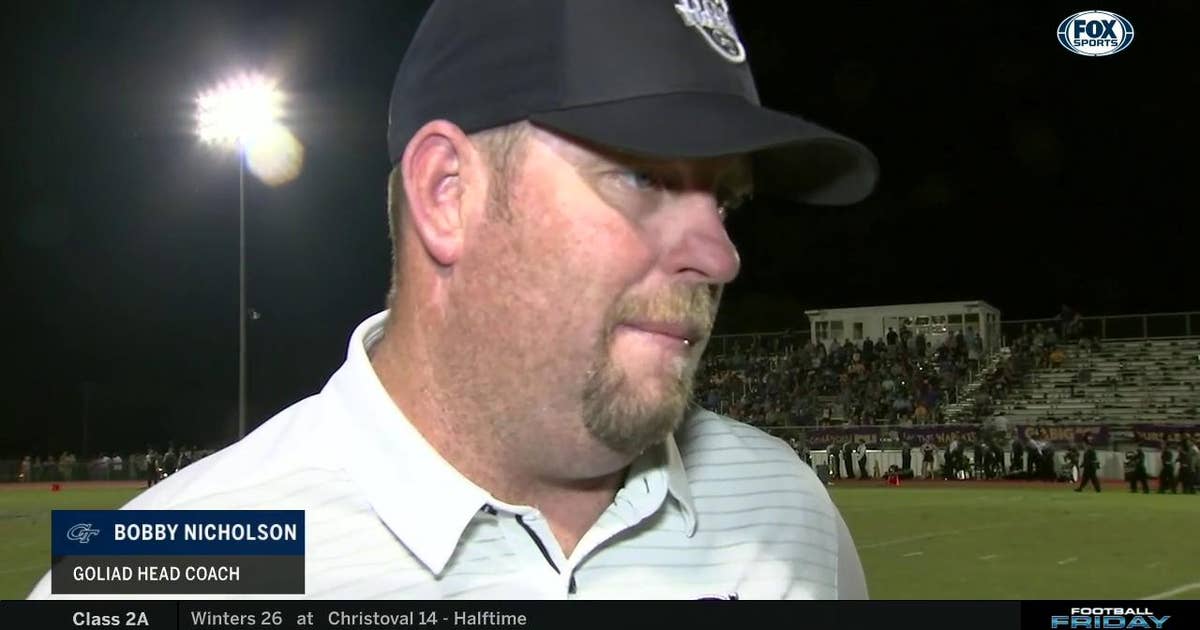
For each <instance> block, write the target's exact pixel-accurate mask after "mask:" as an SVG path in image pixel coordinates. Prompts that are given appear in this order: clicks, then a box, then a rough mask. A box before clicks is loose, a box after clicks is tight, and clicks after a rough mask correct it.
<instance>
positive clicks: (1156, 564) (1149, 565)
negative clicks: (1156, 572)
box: [1146, 562, 1162, 569]
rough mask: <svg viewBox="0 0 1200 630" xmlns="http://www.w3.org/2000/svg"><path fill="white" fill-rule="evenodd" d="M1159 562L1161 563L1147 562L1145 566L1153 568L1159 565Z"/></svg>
mask: <svg viewBox="0 0 1200 630" xmlns="http://www.w3.org/2000/svg"><path fill="white" fill-rule="evenodd" d="M1161 564H1162V563H1161V562H1151V563H1150V564H1147V565H1146V568H1147V569H1153V568H1154V567H1157V566H1159V565H1161Z"/></svg>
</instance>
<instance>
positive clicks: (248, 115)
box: [196, 74, 283, 148]
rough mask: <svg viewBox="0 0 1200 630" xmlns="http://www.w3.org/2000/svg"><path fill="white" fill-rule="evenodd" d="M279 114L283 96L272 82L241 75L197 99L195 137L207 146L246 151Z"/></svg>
mask: <svg viewBox="0 0 1200 630" xmlns="http://www.w3.org/2000/svg"><path fill="white" fill-rule="evenodd" d="M282 114H283V94H282V93H280V92H279V90H278V89H277V87H276V83H275V81H274V80H272V79H268V78H266V77H264V76H262V75H259V74H242V75H239V76H237V77H235V78H233V79H231V80H229V81H226V82H224V83H221V84H220V85H218V86H217V87H215V88H213V89H212V90H209V91H207V92H204V93H202V94H200V96H199V97H197V98H196V133H197V134H198V135H199V136H200V141H201V142H204V143H206V144H217V145H239V144H240V145H242V148H245V147H246V146H248V145H249V144H250V143H252V142H253V141H254V139H255V138H256V137H258V135H259V134H261V133H263V132H265V131H267V130H269V129H271V128H272V127H274V126H275V125H276V124H277V123H278V120H279V118H280V116H281V115H282Z"/></svg>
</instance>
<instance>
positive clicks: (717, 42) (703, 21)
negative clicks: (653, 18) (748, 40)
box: [675, 0, 746, 63]
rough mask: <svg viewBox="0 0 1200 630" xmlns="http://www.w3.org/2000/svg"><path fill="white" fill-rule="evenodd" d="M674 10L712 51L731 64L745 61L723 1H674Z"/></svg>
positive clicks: (727, 9) (742, 49)
mask: <svg viewBox="0 0 1200 630" xmlns="http://www.w3.org/2000/svg"><path fill="white" fill-rule="evenodd" d="M675 10H676V11H678V12H679V16H680V17H681V18H683V23H684V24H685V25H687V26H691V27H695V29H696V30H698V31H700V34H701V35H703V36H704V41H706V42H708V45H709V46H711V47H712V49H713V50H715V51H717V52H718V53H720V54H721V56H722V57H724V58H725V59H727V60H729V61H730V62H732V63H741V62H743V61H745V60H746V49H745V48H744V47H742V42H741V40H739V39H738V34H737V30H735V29H734V28H733V20H730V19H729V6H728V5H727V4H725V0H676V2H675Z"/></svg>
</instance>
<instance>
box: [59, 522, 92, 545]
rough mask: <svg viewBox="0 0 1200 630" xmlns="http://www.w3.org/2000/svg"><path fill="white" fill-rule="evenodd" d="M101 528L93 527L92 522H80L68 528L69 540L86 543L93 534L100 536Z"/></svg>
mask: <svg viewBox="0 0 1200 630" xmlns="http://www.w3.org/2000/svg"><path fill="white" fill-rule="evenodd" d="M99 535H100V530H98V529H96V528H94V527H92V524H91V523H78V524H75V525H72V526H71V529H68V530H67V540H70V541H71V542H77V543H80V544H84V545H86V544H87V543H88V541H89V540H91V539H92V536H99Z"/></svg>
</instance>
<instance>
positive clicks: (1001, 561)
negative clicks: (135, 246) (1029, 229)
mask: <svg viewBox="0 0 1200 630" xmlns="http://www.w3.org/2000/svg"><path fill="white" fill-rule="evenodd" d="M138 492H140V488H138V487H120V486H115V485H112V484H107V485H93V484H86V483H75V484H65V485H64V488H63V490H62V491H60V492H50V491H49V489H48V484H27V485H23V486H16V485H8V486H0V599H19V598H23V597H24V596H25V595H26V594H27V593H28V592H29V589H30V588H31V587H32V586H33V584H34V582H36V581H37V580H38V579H39V578H40V577H41V575H42V574H43V573H44V572H45V571H46V570H47V569H48V568H49V558H50V510H52V509H87V508H110V507H117V506H120V505H122V504H123V503H125V502H126V501H128V500H129V499H130V498H132V497H133V496H135V495H136V494H137V493H138ZM830 493H831V494H832V496H833V498H834V501H835V502H836V503H837V504H838V506H839V508H840V509H841V511H842V514H843V515H845V518H846V522H847V523H848V524H849V526H850V531H851V532H852V533H853V535H854V538H855V541H856V543H857V545H858V550H859V555H860V556H861V558H862V562H863V566H864V568H865V570H866V573H867V582H868V585H869V588H870V591H871V597H872V598H873V599H1059V598H1062V599H1076V598H1096V599H1133V598H1144V597H1157V598H1178V599H1194V598H1200V533H1198V532H1200V528H1198V527H1200V496H1183V495H1157V494H1151V495H1148V496H1147V495H1142V494H1136V495H1135V494H1131V493H1129V491H1128V489H1123V488H1122V487H1121V486H1118V485H1110V486H1106V487H1105V488H1104V492H1102V493H1100V494H1095V493H1093V492H1091V491H1088V492H1085V493H1078V494H1077V493H1074V492H1071V491H1070V490H1069V489H1068V488H1067V487H1066V486H1064V485H1062V484H1022V483H1006V482H1000V483H991V482H986V483H985V482H970V481H963V482H905V484H904V485H903V486H901V487H899V488H893V487H888V486H885V485H883V484H882V483H881V482H851V483H845V484H842V483H839V484H837V485H835V486H833V487H831V488H830Z"/></svg>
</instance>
